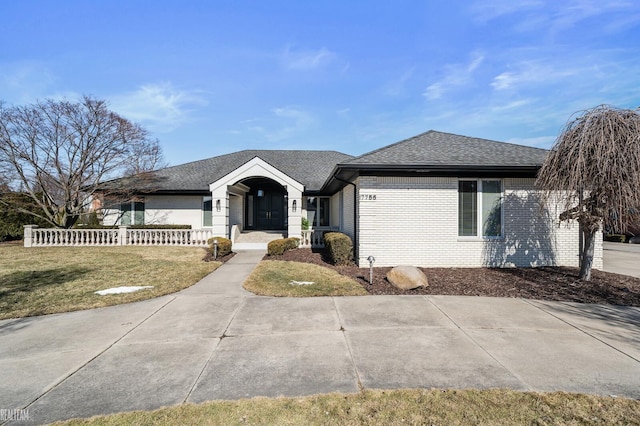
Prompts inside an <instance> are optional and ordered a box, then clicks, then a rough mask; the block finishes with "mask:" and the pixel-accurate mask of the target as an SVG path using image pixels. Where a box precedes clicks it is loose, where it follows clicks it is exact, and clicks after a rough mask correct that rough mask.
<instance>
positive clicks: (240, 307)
mask: <svg viewBox="0 0 640 426" xmlns="http://www.w3.org/2000/svg"><path fill="white" fill-rule="evenodd" d="M246 303H247V298H246V297H242V301H241V302H240V304H239V305H238V307H237V308H236V310H235V311H234V312H233V314H232V315H231V319H229V322H228V323H227V326H226V327H225V328H224V330H223V331H222V334H221V335H220V338H219V340H218V344H217V345H215V346H214V347H213V349H211V353H210V354H209V357H208V358H207V360H206V361H205V363H204V365H203V366H202V369H200V373H198V377H196V379H195V380H194V382H193V385H191V388H190V389H189V392H187V395H186V396H185V397H184V399H183V400H182V403H183V404H184V403H186V402H187V400H188V399H189V397H190V396H191V394H192V393H193V391H194V389H195V388H196V385H197V384H198V382H199V381H200V378H201V377H202V375H203V374H204V370H206V369H207V366H208V365H209V363H210V362H211V358H213V354H214V353H215V352H216V349H218V346H220V343H222V339H224V338H226V337H228V336H227V330H229V327H230V326H231V323H232V322H233V320H234V319H235V318H236V316H237V315H238V312H240V309H242V307H243V306H244V305H245V304H246Z"/></svg>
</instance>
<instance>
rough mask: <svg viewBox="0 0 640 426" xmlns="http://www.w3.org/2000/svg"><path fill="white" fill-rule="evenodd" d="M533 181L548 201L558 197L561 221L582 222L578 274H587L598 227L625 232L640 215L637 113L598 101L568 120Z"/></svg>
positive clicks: (586, 276) (639, 118) (639, 115)
mask: <svg viewBox="0 0 640 426" xmlns="http://www.w3.org/2000/svg"><path fill="white" fill-rule="evenodd" d="M536 184H537V185H538V187H540V188H541V189H543V190H544V200H545V202H546V203H547V204H548V203H549V202H550V200H551V199H553V198H554V197H555V198H557V197H560V207H561V208H562V209H563V210H564V212H563V213H562V214H561V215H560V219H561V220H570V219H575V220H577V221H578V222H579V223H580V225H581V226H582V230H583V233H584V236H585V247H584V251H583V253H582V265H581V270H580V277H581V278H582V279H590V277H591V263H592V261H593V244H594V242H595V235H596V232H597V231H598V229H600V227H601V226H604V227H605V228H610V229H615V230H616V231H618V232H624V231H626V229H627V228H628V227H629V225H631V224H633V222H635V221H637V220H638V218H639V217H640V113H639V112H638V111H637V110H626V109H617V108H614V107H611V106H607V105H600V106H598V107H596V108H593V109H590V110H587V111H583V112H581V113H579V114H578V115H577V116H575V117H574V118H572V119H570V121H569V122H568V123H567V124H566V125H565V127H564V129H563V130H562V132H561V134H560V136H559V137H558V139H557V140H556V143H555V145H554V147H553V148H552V150H551V152H550V153H549V155H548V157H547V159H546V161H545V163H544V165H543V166H542V168H541V169H540V172H539V174H538V179H537V181H536ZM589 251H590V252H589Z"/></svg>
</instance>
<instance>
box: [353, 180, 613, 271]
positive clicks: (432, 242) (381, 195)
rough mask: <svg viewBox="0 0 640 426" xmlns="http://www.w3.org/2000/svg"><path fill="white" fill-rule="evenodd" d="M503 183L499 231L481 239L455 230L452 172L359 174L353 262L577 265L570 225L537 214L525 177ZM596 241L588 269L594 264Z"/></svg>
mask: <svg viewBox="0 0 640 426" xmlns="http://www.w3.org/2000/svg"><path fill="white" fill-rule="evenodd" d="M503 182H504V204H503V206H504V209H503V210H504V220H503V226H504V234H503V238H501V239H497V240H488V239H482V238H475V239H469V238H460V237H458V180H457V179H456V178H443V177H415V178H414V177H361V178H359V188H358V189H359V199H358V207H359V212H358V216H359V220H358V240H359V250H358V256H359V263H360V264H362V265H364V264H366V263H367V262H366V261H365V259H366V258H367V257H368V256H369V255H373V256H374V257H375V258H376V266H395V265H398V264H412V265H415V266H425V267H440V266H441V267H478V266H539V265H567V266H577V265H578V238H579V234H578V228H577V226H576V225H575V224H572V225H569V226H567V225H566V224H564V223H563V224H561V225H560V226H558V221H557V219H556V220H553V219H550V217H551V216H553V217H555V218H557V217H558V212H552V213H548V215H547V216H546V217H545V216H544V212H543V210H541V209H540V207H539V203H538V197H537V193H536V191H535V189H534V187H533V182H534V180H533V179H504V180H503ZM374 198H375V199H374ZM345 201H346V198H345ZM600 240H601V238H598V243H597V246H596V258H595V260H594V267H595V268H596V269H599V268H602V243H601V241H600Z"/></svg>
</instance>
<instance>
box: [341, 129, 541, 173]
mask: <svg viewBox="0 0 640 426" xmlns="http://www.w3.org/2000/svg"><path fill="white" fill-rule="evenodd" d="M546 156H547V150H545V149H540V148H532V147H529V146H523V145H515V144H510V143H505V142H497V141H492V140H487V139H479V138H472V137H468V136H460V135H454V134H451V133H443V132H437V131H434V130H430V131H428V132H425V133H422V134H419V135H417V136H414V137H412V138H409V139H405V140H403V141H400V142H397V143H394V144H393V145H388V146H385V147H383V148H380V149H377V150H375V151H371V152H368V153H366V154H363V155H361V156H359V157H356V158H353V159H351V160H348V161H344V162H342V163H341V164H344V165H354V166H355V165H363V166H364V165H369V166H371V165H379V166H384V165H398V166H400V165H401V166H465V167H472V166H482V167H493V166H495V167H501V166H508V167H518V166H533V167H536V166H538V167H539V166H541V165H542V163H543V162H544V159H545V157H546Z"/></svg>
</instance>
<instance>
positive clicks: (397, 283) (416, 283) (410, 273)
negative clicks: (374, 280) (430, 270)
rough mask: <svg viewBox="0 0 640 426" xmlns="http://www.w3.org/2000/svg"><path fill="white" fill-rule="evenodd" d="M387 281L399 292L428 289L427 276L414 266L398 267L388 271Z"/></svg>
mask: <svg viewBox="0 0 640 426" xmlns="http://www.w3.org/2000/svg"><path fill="white" fill-rule="evenodd" d="M387 280H388V281H389V282H390V283H391V284H392V285H393V286H394V287H396V288H399V289H401V290H413V289H414V288H418V287H428V286H429V282H428V281H427V276H426V275H425V274H424V272H422V271H421V270H420V269H418V268H416V267H415V266H409V265H399V266H396V267H395V268H393V269H392V270H390V271H389V273H388V274H387Z"/></svg>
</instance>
